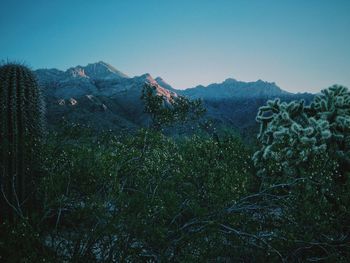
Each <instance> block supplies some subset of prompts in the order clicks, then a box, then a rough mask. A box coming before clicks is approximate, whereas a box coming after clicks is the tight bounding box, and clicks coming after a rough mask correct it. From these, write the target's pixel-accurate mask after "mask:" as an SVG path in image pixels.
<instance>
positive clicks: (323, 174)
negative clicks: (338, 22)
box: [0, 86, 350, 262]
mask: <svg viewBox="0 0 350 263" xmlns="http://www.w3.org/2000/svg"><path fill="white" fill-rule="evenodd" d="M143 99H144V102H145V111H146V112H147V113H149V114H150V115H151V119H152V121H153V122H152V123H153V124H152V125H151V127H150V128H147V129H141V130H139V131H138V132H136V133H135V134H124V135H118V136H117V135H115V134H113V133H112V132H111V133H104V134H99V135H98V136H96V134H94V133H93V132H92V131H91V130H90V129H89V128H86V127H81V126H79V125H76V124H68V123H66V124H65V126H64V127H63V128H62V129H60V130H59V133H58V132H51V133H50V134H48V137H47V139H46V145H45V147H43V148H42V150H41V151H40V152H37V155H38V156H40V157H41V158H42V162H41V172H42V174H43V175H44V176H40V177H37V181H36V189H35V191H34V192H33V194H34V196H35V200H36V206H35V207H32V209H31V210H30V213H29V214H28V215H27V216H23V217H19V218H18V219H17V220H16V222H15V223H14V222H11V221H10V220H6V219H5V220H3V218H2V220H1V222H0V223H1V225H0V261H4V262H43V261H46V262H307V261H311V262H348V260H349V258H350V255H349V253H350V252H349V251H350V236H349V231H350V225H349V223H348V222H350V215H349V205H350V194H349V193H350V192H349V190H350V189H349V187H350V185H349V180H348V176H349V166H348V163H347V158H348V156H349V144H348V143H349V125H348V121H349V118H350V117H349V115H350V114H349V92H348V90H347V89H346V88H344V87H338V86H335V87H332V88H330V89H328V90H326V91H323V92H322V94H321V95H320V96H318V97H316V98H315V101H314V102H313V103H312V104H311V105H310V106H305V105H304V103H303V102H290V103H284V102H282V103H281V102H280V101H279V100H276V101H270V102H268V103H267V105H266V106H264V107H262V108H261V109H260V112H259V114H258V120H259V121H260V122H261V124H262V127H261V132H260V135H259V141H260V143H261V145H259V147H260V149H259V151H257V153H256V154H255V155H254V157H253V158H252V152H253V151H252V148H253V147H252V146H251V145H247V143H243V142H242V141H241V139H240V138H239V137H238V136H237V135H233V134H234V133H233V132H231V133H230V132H229V131H226V133H225V134H223V133H216V132H210V127H208V123H209V122H203V123H200V125H199V126H198V128H197V131H196V133H193V134H192V135H191V136H183V137H181V136H167V135H165V134H164V133H163V129H162V127H164V126H167V125H169V124H173V123H175V122H188V121H190V120H193V119H196V118H197V117H198V116H200V115H201V112H202V111H203V108H202V105H201V102H200V101H195V102H193V101H190V100H187V99H185V98H170V100H172V101H170V100H169V98H168V100H165V98H164V97H162V96H158V95H157V94H154V89H152V87H146V88H145V90H144V96H143ZM171 102H172V103H173V104H171ZM268 112H270V114H269V115H268ZM254 164H255V165H254Z"/></svg>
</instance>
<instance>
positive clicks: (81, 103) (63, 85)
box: [35, 61, 312, 132]
mask: <svg viewBox="0 0 350 263" xmlns="http://www.w3.org/2000/svg"><path fill="white" fill-rule="evenodd" d="M35 73H36V76H37V78H38V81H39V83H40V85H41V86H42V89H43V92H44V96H45V98H46V102H47V111H48V114H47V116H48V122H49V124H50V125H51V127H57V125H59V124H60V123H61V122H62V121H67V122H74V123H82V124H86V125H89V126H91V127H93V128H95V129H96V130H130V129H135V128H137V127H142V126H145V125H147V123H148V121H149V119H148V116H146V115H145V114H144V112H143V102H142V101H141V99H140V97H141V92H142V88H143V86H144V84H145V83H150V84H152V85H154V86H155V87H156V89H157V93H158V94H161V95H163V96H164V97H166V98H168V99H169V98H170V96H177V95H183V96H187V97H190V98H193V99H195V98H201V99H203V101H204V104H205V106H206V108H207V116H206V117H208V118H210V119H212V120H213V121H214V123H216V124H218V125H221V126H228V127H234V128H236V129H238V130H240V131H243V132H244V130H245V129H249V128H250V127H254V126H255V115H256V112H257V109H258V108H259V107H260V106H261V105H262V104H264V103H265V102H266V100H267V99H271V98H275V97H281V98H283V99H285V100H291V99H300V98H304V99H306V100H309V99H311V98H312V95H311V94H292V93H289V92H286V91H284V90H282V89H281V88H279V87H278V86H277V85H276V84H275V83H269V82H264V81H262V80H258V81H256V82H242V81H237V80H235V79H227V80H225V81H224V82H222V83H215V84H211V85H209V86H207V87H204V86H197V87H195V88H190V89H186V90H177V89H175V88H173V87H172V86H171V85H170V84H168V83H167V82H166V81H165V80H163V79H162V78H161V77H157V78H155V79H154V78H153V77H152V76H151V75H150V74H144V75H141V76H136V77H129V76H127V75H126V74H124V73H122V72H120V71H119V70H117V69H115V68H114V67H113V66H111V65H109V64H107V63H105V62H102V61H100V62H97V63H93V64H88V65H87V66H76V67H72V68H69V69H68V70H66V71H61V70H58V69H38V70H36V71H35Z"/></svg>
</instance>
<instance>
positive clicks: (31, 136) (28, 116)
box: [0, 64, 44, 218]
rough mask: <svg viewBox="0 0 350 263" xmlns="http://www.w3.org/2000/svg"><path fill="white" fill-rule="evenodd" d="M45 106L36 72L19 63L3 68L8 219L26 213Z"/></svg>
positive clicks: (1, 136)
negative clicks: (35, 75)
mask: <svg viewBox="0 0 350 263" xmlns="http://www.w3.org/2000/svg"><path fill="white" fill-rule="evenodd" d="M43 114H44V106H43V100H42V97H41V93H40V90H39V87H38V84H37V82H36V80H35V77H34V75H33V73H32V72H31V71H30V70H29V69H28V68H27V67H25V66H23V65H19V64H6V65H3V66H1V67H0V169H1V170H0V180H1V181H0V188H1V193H0V196H1V198H0V200H1V201H0V204H1V206H2V207H1V210H2V213H4V215H5V216H6V217H8V218H13V215H14V214H17V215H19V216H23V215H24V214H25V210H26V207H28V205H29V204H28V203H29V202H30V201H29V200H30V199H31V198H30V195H31V192H32V190H33V189H32V182H33V176H34V173H35V172H36V171H35V169H34V167H35V166H36V165H37V163H36V160H37V156H38V152H36V151H37V149H38V147H39V145H40V140H41V136H42V133H43V129H44V127H43Z"/></svg>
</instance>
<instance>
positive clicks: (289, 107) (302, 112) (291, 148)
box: [253, 85, 350, 174]
mask: <svg viewBox="0 0 350 263" xmlns="http://www.w3.org/2000/svg"><path fill="white" fill-rule="evenodd" d="M257 121H258V122H260V134H259V136H258V139H259V141H260V143H261V144H262V148H261V149H260V150H259V151H257V152H256V153H255V155H254V156H253V160H254V162H255V164H256V166H257V167H258V168H259V169H260V173H262V174H264V172H265V171H264V163H265V162H266V161H268V160H272V161H273V162H276V163H279V164H281V167H282V169H283V170H284V171H289V172H293V171H294V173H295V169H296V168H299V167H301V166H302V165H305V164H307V161H308V159H309V157H310V156H312V155H315V154H323V153H326V152H327V153H328V154H330V155H331V156H334V157H336V158H337V159H338V160H339V162H340V165H341V169H342V171H341V172H342V173H343V174H345V173H347V172H349V171H350V92H349V91H348V89H347V88H346V87H343V86H339V85H334V86H332V87H330V88H328V89H325V90H322V92H321V94H320V95H317V96H315V98H314V101H313V102H312V103H311V105H310V106H305V105H304V102H303V101H292V102H290V103H286V102H282V103H281V102H280V101H279V100H278V99H276V100H274V101H268V102H267V105H266V106H263V107H261V108H260V109H259V112H258V116H257Z"/></svg>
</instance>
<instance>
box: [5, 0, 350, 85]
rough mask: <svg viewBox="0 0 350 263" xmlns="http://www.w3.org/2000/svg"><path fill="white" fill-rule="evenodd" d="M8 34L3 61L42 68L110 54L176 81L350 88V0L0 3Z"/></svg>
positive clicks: (138, 71)
mask: <svg viewBox="0 0 350 263" xmlns="http://www.w3.org/2000/svg"><path fill="white" fill-rule="evenodd" d="M0 36H1V39H0V60H3V59H9V60H16V61H22V62H25V63H27V64H28V65H30V66H31V67H32V68H34V69H37V68H58V69H61V70H66V69H67V68H69V67H72V66H76V65H86V64H88V63H93V62H97V61H101V60H102V61H105V62H107V63H109V64H111V65H113V66H114V67H116V68H117V69H118V70H120V71H122V72H124V73H126V74H127V75H129V76H135V75H142V74H144V73H150V74H151V75H152V76H153V77H157V76H161V77H162V78H163V79H164V80H166V81H167V82H168V83H169V84H171V85H172V86H173V87H175V88H188V87H194V86H196V85H199V84H201V85H208V84H210V83H214V82H222V81H224V80H225V79H227V78H235V79H237V80H242V81H255V80H258V79H262V80H265V81H269V82H276V84H277V85H279V86H280V87H281V88H283V89H285V90H288V91H291V92H305V91H308V92H318V91H319V90H321V89H323V88H327V87H328V86H330V85H332V84H342V85H345V86H347V87H349V88H350V1H349V0H307V1H306V0H174V1H172V0H125V1H122V0H114V1H112V0H103V1H98V0H85V1H81V0H75V1H71V0H62V1H56V0H50V1H49V0H28V1H26V0H22V1H19V0H0Z"/></svg>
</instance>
